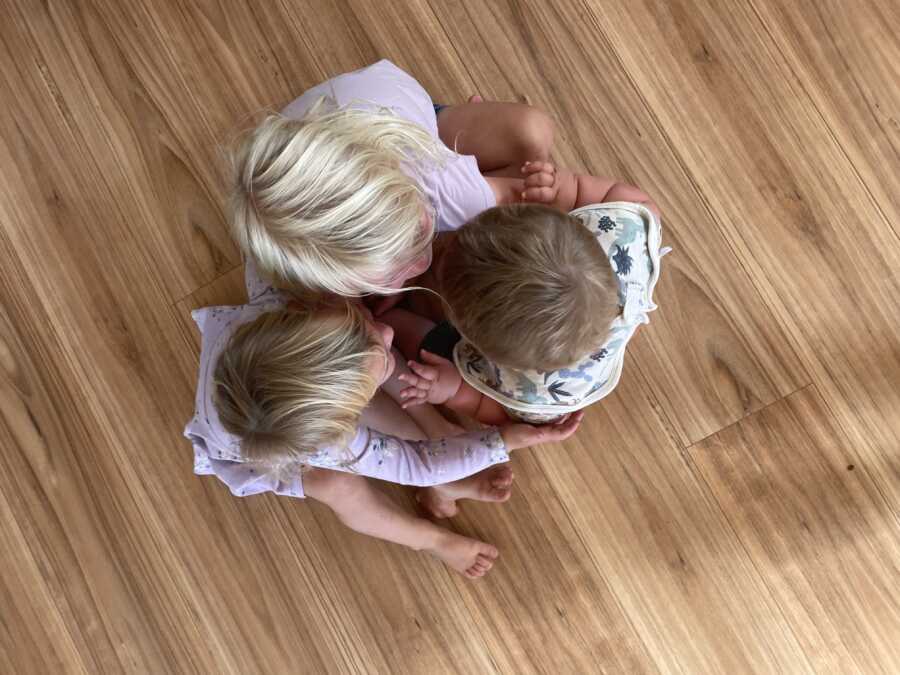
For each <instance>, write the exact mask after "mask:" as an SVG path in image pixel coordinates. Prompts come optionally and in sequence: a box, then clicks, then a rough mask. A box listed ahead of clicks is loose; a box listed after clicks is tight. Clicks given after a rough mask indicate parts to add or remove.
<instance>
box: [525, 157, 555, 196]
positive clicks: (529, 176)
mask: <svg viewBox="0 0 900 675" xmlns="http://www.w3.org/2000/svg"><path fill="white" fill-rule="evenodd" d="M522 173H523V174H525V191H524V192H523V193H522V201H523V202H537V203H539V204H548V205H553V204H555V203H556V197H557V195H558V194H559V186H560V181H559V176H558V174H557V172H556V165H555V164H552V163H550V162H525V164H524V165H523V166H522Z"/></svg>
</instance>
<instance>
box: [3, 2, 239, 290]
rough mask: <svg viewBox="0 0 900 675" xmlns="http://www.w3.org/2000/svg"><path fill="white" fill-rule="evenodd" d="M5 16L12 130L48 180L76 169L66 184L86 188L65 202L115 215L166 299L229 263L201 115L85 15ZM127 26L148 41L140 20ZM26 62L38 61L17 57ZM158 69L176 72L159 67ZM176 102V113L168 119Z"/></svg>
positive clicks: (64, 9)
mask: <svg viewBox="0 0 900 675" xmlns="http://www.w3.org/2000/svg"><path fill="white" fill-rule="evenodd" d="M5 15H7V16H8V17H9V23H10V24H12V25H11V26H10V28H9V29H7V30H4V32H3V42H4V45H5V48H4V52H5V54H7V56H4V58H3V64H4V65H3V68H2V70H3V73H2V77H3V79H4V89H5V90H6V91H10V92H14V94H15V95H14V96H11V97H10V98H9V101H8V103H9V106H10V109H11V115H12V117H13V119H14V120H15V122H14V124H15V126H14V127H13V128H11V129H10V133H14V134H18V135H21V136H22V137H23V138H24V139H27V144H28V146H29V147H28V148H27V152H28V154H29V155H30V156H31V158H32V160H36V161H38V162H40V163H41V164H42V165H43V170H44V171H45V172H46V173H47V174H48V179H56V178H57V177H56V175H55V174H56V173H58V172H61V171H64V170H65V169H66V168H67V163H61V162H58V161H54V159H55V158H57V157H60V156H65V157H69V158H71V160H70V161H71V162H72V163H73V164H72V166H73V167H74V166H77V167H78V171H77V172H76V176H72V177H67V180H66V182H68V181H81V182H82V185H85V184H87V185H90V186H91V188H90V189H84V188H82V189H81V190H80V191H77V192H75V193H73V194H70V195H60V197H63V198H65V197H68V198H69V199H72V200H77V201H79V202H87V203H90V204H92V206H93V207H94V209H95V210H94V217H95V218H96V217H97V215H98V214H108V216H109V217H115V218H117V225H118V226H117V228H116V229H115V231H114V235H115V236H116V238H117V239H119V240H129V241H130V242H132V243H133V246H134V247H136V248H137V249H140V250H141V251H142V253H143V254H144V255H146V256H149V257H151V258H152V259H154V260H155V261H156V263H157V267H158V270H159V271H158V273H154V274H153V276H154V277H155V279H156V280H157V282H158V283H160V284H161V285H162V286H163V287H164V288H166V291H167V294H168V297H170V298H173V299H174V298H178V297H181V296H183V295H184V294H185V293H187V292H188V291H190V290H192V289H193V288H196V287H197V286H198V285H200V284H202V283H204V282H206V281H208V280H210V279H212V278H214V277H215V276H218V274H220V273H221V272H222V271H224V269H227V268H228V267H230V266H231V265H233V264H234V263H235V262H236V260H237V258H236V254H235V250H234V246H233V244H232V243H231V242H230V241H229V239H228V235H227V231H226V227H225V225H224V221H223V216H222V209H221V206H220V204H221V203H222V199H221V195H222V187H221V181H220V179H219V175H220V172H218V171H215V170H214V167H217V166H218V164H219V163H218V162H215V161H213V157H214V155H215V153H216V147H215V141H214V139H213V138H212V137H211V135H210V134H209V131H208V129H207V128H206V124H205V119H206V116H205V115H204V114H203V107H204V106H203V105H201V104H198V103H197V102H196V100H195V99H194V98H193V97H192V96H191V95H190V94H189V93H188V92H185V91H184V87H181V91H180V92H179V88H178V87H175V86H172V84H173V83H172V82H164V83H160V84H162V86H161V87H159V86H157V88H155V89H148V88H146V87H144V86H142V83H141V80H140V79H139V78H138V77H136V73H135V70H134V69H133V68H131V67H129V64H128V59H127V58H126V54H127V53H128V52H127V51H123V48H120V47H119V46H118V45H117V43H116V40H115V39H114V34H115V33H114V32H113V30H111V29H110V27H108V26H107V25H106V24H105V23H104V22H103V21H102V19H101V18H100V17H99V16H98V14H97V12H96V11H95V10H94V9H93V8H91V7H89V6H79V8H77V9H76V8H75V7H74V6H73V5H71V4H68V5H67V4H54V5H50V6H48V7H44V6H42V5H37V4H34V3H18V4H17V5H14V6H13V7H10V8H9V11H8V12H6V13H5ZM132 23H134V24H136V27H135V29H138V30H141V32H142V34H147V33H148V32H149V31H146V30H145V29H146V27H147V22H146V21H144V20H143V17H134V20H133V22H132ZM138 26H139V27H140V28H138ZM135 29H133V31H134V30H135ZM123 37H124V36H123ZM129 47H130V45H129ZM125 49H127V47H126V48H125ZM25 53H30V54H32V55H33V58H31V59H20V58H15V57H14V56H12V55H15V54H25ZM155 53H156V55H157V56H158V55H160V54H164V53H165V52H164V50H157V51H156V52H155ZM155 68H156V71H157V72H159V73H172V72H176V71H175V69H174V68H172V67H171V64H166V63H165V62H162V63H160V59H157V62H156V64H155ZM162 92H164V93H162ZM179 94H181V95H179ZM173 101H177V103H178V105H179V106H180V107H179V108H177V109H176V110H172V109H171V108H170V109H169V110H166V109H165V106H167V105H168V106H171V105H173ZM19 161H27V160H25V159H24V158H20V160H19ZM75 162H77V164H75ZM107 197H108V199H106V198H107ZM48 198H53V197H51V196H50V195H48ZM104 201H109V202H112V204H103V202H104ZM98 202H100V203H98ZM101 204H102V206H101ZM113 214H115V215H113ZM87 223H90V220H88V221H86V223H83V224H82V223H79V225H82V226H83V225H86V224H87ZM74 226H75V224H73V227H74Z"/></svg>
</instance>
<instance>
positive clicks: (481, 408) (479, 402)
mask: <svg viewBox="0 0 900 675" xmlns="http://www.w3.org/2000/svg"><path fill="white" fill-rule="evenodd" d="M421 357H422V360H423V361H425V363H419V362H417V361H410V362H409V367H410V368H411V369H412V371H413V372H412V373H404V374H402V375H400V377H399V379H400V380H402V381H403V382H405V383H406V384H408V385H409V386H408V387H407V388H406V389H404V390H403V391H402V392H400V396H401V397H402V398H403V401H404V402H403V408H405V409H407V408H408V409H413V408H414V407H416V406H418V405H420V404H422V403H433V404H443V405H446V406H447V407H448V408H450V409H451V410H453V411H454V412H458V413H460V414H461V415H466V416H467V417H471V418H473V419H476V420H478V421H479V422H481V423H482V424H494V425H497V424H509V422H510V419H509V416H508V415H507V414H506V411H505V410H503V406H501V405H500V404H499V403H497V402H496V401H495V400H494V399H492V398H491V397H489V396H485V395H484V394H482V393H481V392H480V391H478V390H477V389H475V387H473V386H472V385H470V384H469V383H468V382H466V381H465V380H463V378H462V376H461V375H460V374H459V371H458V370H457V368H456V366H455V365H454V364H453V363H451V362H450V361H448V360H447V359H445V358H443V357H441V356H438V355H437V354H432V353H431V352H427V351H425V350H424V349H423V350H422V354H421Z"/></svg>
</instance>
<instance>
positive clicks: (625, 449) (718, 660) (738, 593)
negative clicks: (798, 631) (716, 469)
mask: <svg viewBox="0 0 900 675" xmlns="http://www.w3.org/2000/svg"><path fill="white" fill-rule="evenodd" d="M640 377H641V376H640V375H637V376H635V377H633V378H631V379H629V380H628V381H626V382H623V383H622V384H620V385H619V387H618V388H617V389H616V391H615V392H614V393H613V394H612V395H611V396H609V397H608V398H607V399H606V400H605V404H604V405H602V406H593V407H592V408H591V409H590V412H589V413H588V414H587V415H586V416H585V420H584V422H583V424H582V428H581V429H580V430H579V433H578V434H577V435H576V436H575V437H574V438H573V439H570V440H568V441H566V442H565V443H564V444H563V446H564V448H565V454H560V453H558V452H555V451H554V452H548V453H542V454H540V455H539V456H538V459H539V462H540V464H541V467H542V468H543V470H544V471H545V472H546V474H547V477H548V479H549V481H550V483H551V485H552V486H553V488H554V489H555V490H556V492H557V494H558V495H559V496H560V499H562V501H563V503H564V504H565V505H566V511H567V512H568V515H569V517H570V518H571V520H572V525H573V527H574V530H575V532H576V533H577V536H578V537H579V538H580V539H581V541H582V542H583V543H584V545H585V546H586V547H587V548H588V549H589V550H590V552H591V555H592V557H593V558H594V564H595V565H596V569H597V573H598V574H600V575H602V576H603V578H604V579H606V581H607V583H608V584H609V585H610V588H611V589H612V591H613V593H615V595H616V597H617V598H618V599H619V601H620V603H621V604H622V608H623V610H624V611H625V613H626V614H627V615H628V616H629V618H630V619H631V620H632V621H633V622H634V624H635V627H636V629H637V631H638V635H639V636H640V637H641V639H642V640H643V641H644V642H645V643H646V644H647V647H648V649H649V651H650V654H651V656H652V658H653V662H654V663H655V664H656V666H657V667H658V668H659V669H660V670H661V671H663V672H684V673H692V674H693V673H746V672H811V670H812V669H811V667H810V663H809V661H808V660H807V658H806V656H805V654H804V653H803V650H802V647H801V644H800V643H799V642H798V640H797V637H796V636H795V635H794V632H793V625H792V623H791V622H790V621H789V620H788V619H787V618H786V617H785V615H784V614H783V612H782V610H781V608H780V607H779V605H778V603H777V602H776V601H775V600H774V598H773V596H772V593H771V592H770V591H769V589H767V588H766V585H765V583H764V581H763V579H762V578H761V577H760V575H759V574H758V573H757V571H756V569H755V568H754V565H753V562H752V560H750V559H749V557H748V556H747V552H746V551H745V550H744V547H743V542H742V541H741V539H740V538H739V536H736V535H735V532H734V531H733V530H732V529H731V527H730V526H729V524H728V522H727V520H726V518H725V515H724V514H723V513H722V512H721V511H720V509H719V508H718V506H717V505H716V504H715V503H713V502H712V500H711V499H710V498H709V495H708V493H707V490H706V488H705V486H704V485H703V484H702V483H701V482H700V481H698V480H697V478H696V477H695V476H694V475H693V473H692V471H691V469H690V466H689V464H688V463H687V462H686V460H685V457H684V456H683V454H682V453H681V452H680V451H679V449H678V447H677V446H676V445H675V444H674V443H673V442H672V441H671V440H670V439H669V438H668V435H667V432H666V429H665V426H664V425H663V424H662V422H661V421H660V420H659V419H658V418H657V417H656V416H655V415H654V414H653V412H652V411H651V410H649V409H648V407H647V404H646V400H645V398H644V396H643V393H642V389H643V387H644V386H645V383H643V382H640Z"/></svg>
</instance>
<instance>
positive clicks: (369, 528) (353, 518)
mask: <svg viewBox="0 0 900 675" xmlns="http://www.w3.org/2000/svg"><path fill="white" fill-rule="evenodd" d="M303 488H304V491H305V492H306V495H307V496H308V497H311V498H312V499H315V500H317V501H320V502H322V503H323V504H325V505H327V506H328V507H330V508H331V509H332V510H333V511H334V512H335V515H337V517H338V518H339V519H340V521H341V522H342V523H344V525H346V526H347V527H349V528H350V529H351V530H354V531H355V532H359V533H360V534H367V535H369V536H371V537H376V538H378V539H384V540H385V541H390V542H393V543H396V544H401V545H403V546H408V547H409V548H411V549H414V550H416V551H426V552H428V553H430V554H432V555H433V556H435V557H436V558H438V559H439V560H442V561H443V562H445V563H446V564H447V565H449V566H450V567H451V568H453V569H455V570H456V571H457V572H460V573H461V574H463V575H464V576H466V577H469V578H471V579H474V578H477V577H482V576H484V575H485V574H487V572H488V571H489V570H490V569H491V567H493V565H494V561H495V560H496V559H497V556H498V555H499V553H498V551H497V549H496V548H495V547H494V546H492V545H490V544H487V543H485V542H483V541H478V540H477V539H471V538H469V537H464V536H462V535H459V534H456V533H455V532H451V531H450V530H447V529H445V528H443V527H440V526H439V525H436V524H434V523H432V522H431V521H429V520H426V519H424V518H419V517H417V516H415V515H414V514H412V513H408V512H406V511H404V510H403V509H402V508H400V506H398V505H397V504H395V503H394V502H393V501H391V499H390V498H388V496H387V495H385V494H383V493H382V492H380V491H379V490H377V489H376V488H375V486H374V485H373V484H372V483H371V481H370V480H369V479H367V478H365V477H363V476H356V475H353V474H349V473H343V472H340V471H330V470H328V469H312V470H310V471H308V472H307V473H306V474H304V476H303Z"/></svg>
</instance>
